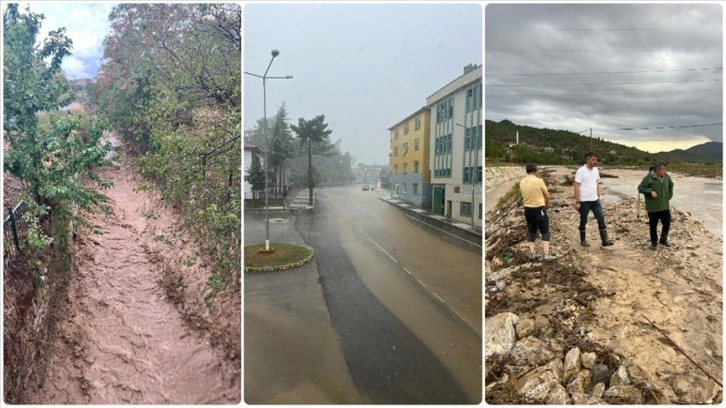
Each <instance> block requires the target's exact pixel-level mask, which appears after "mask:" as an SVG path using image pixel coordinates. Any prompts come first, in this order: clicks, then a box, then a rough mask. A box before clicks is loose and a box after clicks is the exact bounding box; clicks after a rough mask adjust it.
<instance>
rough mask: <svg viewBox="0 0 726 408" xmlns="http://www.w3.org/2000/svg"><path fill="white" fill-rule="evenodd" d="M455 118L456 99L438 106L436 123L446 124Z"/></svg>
mask: <svg viewBox="0 0 726 408" xmlns="http://www.w3.org/2000/svg"><path fill="white" fill-rule="evenodd" d="M452 117H454V99H453V98H451V99H449V100H448V101H446V102H442V103H440V104H438V105H437V106H436V123H441V122H445V121H447V120H449V119H451V118H452Z"/></svg>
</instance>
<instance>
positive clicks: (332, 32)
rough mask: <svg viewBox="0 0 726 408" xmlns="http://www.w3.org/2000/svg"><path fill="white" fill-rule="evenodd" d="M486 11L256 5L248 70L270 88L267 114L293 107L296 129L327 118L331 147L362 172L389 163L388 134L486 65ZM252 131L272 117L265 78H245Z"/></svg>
mask: <svg viewBox="0 0 726 408" xmlns="http://www.w3.org/2000/svg"><path fill="white" fill-rule="evenodd" d="M482 23H483V7H482V6H480V5H479V4H478V3H466V4H463V3H460V4H451V3H426V4H424V3H409V4H386V3H377V4H370V3H369V4H329V3H325V4H295V3H287V4H247V5H246V6H245V7H244V9H243V25H244V30H243V31H244V39H243V42H244V44H243V47H244V48H243V51H244V52H243V64H244V70H245V71H248V72H252V73H255V74H258V75H263V74H264V73H265V70H266V69H267V66H268V64H269V63H270V59H271V55H270V52H271V50H272V49H278V50H279V51H280V55H279V56H278V57H277V58H275V60H274V62H273V64H272V66H271V68H270V71H269V72H268V74H267V75H268V76H286V75H292V76H293V79H268V80H267V86H266V87H267V115H268V117H271V116H273V115H274V114H275V113H276V112H277V110H278V108H279V107H280V106H281V105H282V103H283V102H285V106H286V108H287V110H288V114H289V120H290V122H292V123H293V124H297V123H298V119H299V118H300V117H303V118H305V119H312V118H313V117H315V116H316V115H321V114H323V115H325V119H326V122H327V123H328V124H329V129H332V131H333V133H332V134H331V136H330V137H331V140H332V141H336V140H338V139H341V140H342V143H341V148H342V150H343V151H348V152H350V154H351V155H353V156H355V157H356V159H357V162H358V163H365V164H387V163H388V152H389V150H390V143H389V132H388V128H390V127H391V126H393V125H395V124H396V123H397V122H399V121H401V120H403V119H405V118H406V117H407V116H408V115H410V114H412V113H414V112H415V111H417V110H418V109H420V108H421V107H423V106H424V105H426V97H428V96H430V95H431V94H433V93H434V92H436V91H437V90H439V89H440V88H442V87H443V86H445V85H446V84H448V83H449V82H451V81H452V80H454V79H455V78H457V77H459V76H461V75H462V74H463V72H464V66H465V65H467V64H476V65H480V64H482V48H483V46H482V45H483V44H482ZM243 86H244V106H245V107H244V128H245V129H250V128H252V127H254V125H255V124H256V123H257V120H258V119H261V118H262V117H263V107H262V101H263V92H262V80H261V79H260V78H256V77H252V76H249V75H244V84H243Z"/></svg>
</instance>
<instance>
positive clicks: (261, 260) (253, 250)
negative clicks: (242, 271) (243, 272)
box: [244, 243, 313, 268]
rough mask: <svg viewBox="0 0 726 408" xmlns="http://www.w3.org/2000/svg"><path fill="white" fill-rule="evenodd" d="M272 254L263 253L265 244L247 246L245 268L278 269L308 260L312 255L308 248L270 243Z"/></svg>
mask: <svg viewBox="0 0 726 408" xmlns="http://www.w3.org/2000/svg"><path fill="white" fill-rule="evenodd" d="M270 248H272V249H274V251H272V252H263V251H264V249H265V244H256V245H245V263H244V266H245V268H266V267H270V268H276V267H282V266H286V265H291V264H295V263H298V262H302V261H304V260H306V259H308V258H309V257H310V256H311V255H312V254H313V251H311V250H310V249H308V248H305V247H301V246H298V245H292V244H280V243H270Z"/></svg>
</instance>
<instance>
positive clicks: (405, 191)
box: [403, 183, 408, 194]
mask: <svg viewBox="0 0 726 408" xmlns="http://www.w3.org/2000/svg"><path fill="white" fill-rule="evenodd" d="M406 186H407V184H406V183H403V194H408V190H407V187H406Z"/></svg>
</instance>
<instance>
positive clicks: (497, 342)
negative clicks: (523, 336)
mask: <svg viewBox="0 0 726 408" xmlns="http://www.w3.org/2000/svg"><path fill="white" fill-rule="evenodd" d="M518 321H519V318H518V317H517V315H515V314H514V313H509V312H505V313H500V314H498V315H496V316H494V317H490V318H488V319H486V322H485V324H486V328H487V329H486V342H485V344H484V349H485V350H486V357H489V356H491V355H493V354H505V353H508V352H509V350H511V349H512V347H514V345H515V343H516V342H517V333H516V332H515V331H514V325H515V324H516V323H517V322H518Z"/></svg>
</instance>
